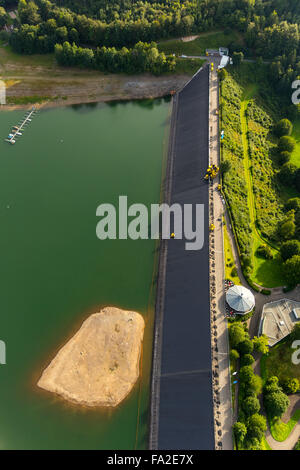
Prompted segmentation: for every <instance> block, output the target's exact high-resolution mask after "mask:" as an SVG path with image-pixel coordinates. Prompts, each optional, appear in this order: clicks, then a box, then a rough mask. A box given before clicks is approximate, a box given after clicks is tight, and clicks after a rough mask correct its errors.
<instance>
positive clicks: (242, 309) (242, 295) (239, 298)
mask: <svg viewBox="0 0 300 470" xmlns="http://www.w3.org/2000/svg"><path fill="white" fill-rule="evenodd" d="M226 301H227V303H228V305H229V306H230V307H231V308H232V309H234V310H235V311H236V312H239V313H247V312H250V311H251V310H252V309H253V308H254V307H255V299H254V295H253V294H252V292H251V291H250V290H249V289H246V287H243V286H233V287H230V289H228V291H227V293H226Z"/></svg>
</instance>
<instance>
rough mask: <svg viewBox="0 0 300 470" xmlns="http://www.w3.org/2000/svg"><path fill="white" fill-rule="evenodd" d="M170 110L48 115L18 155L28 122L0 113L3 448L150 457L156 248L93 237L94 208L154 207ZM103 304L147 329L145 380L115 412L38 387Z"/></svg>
mask: <svg viewBox="0 0 300 470" xmlns="http://www.w3.org/2000/svg"><path fill="white" fill-rule="evenodd" d="M169 111H170V110H169V104H168V103H166V102H164V101H153V102H142V103H137V102H128V103H123V104H122V103H119V104H111V105H107V104H101V105H97V106H81V107H76V108H74V107H67V108H60V109H52V110H43V111H41V112H40V113H39V114H38V115H37V116H36V117H35V118H34V119H33V121H32V123H31V124H30V125H29V127H28V128H27V129H26V131H25V134H24V136H23V137H21V138H19V139H18V141H17V143H16V144H15V145H14V146H11V145H9V144H8V143H6V142H3V140H2V137H3V138H4V137H6V136H7V134H8V132H9V131H10V129H11V126H12V125H14V124H17V122H18V121H19V119H20V118H21V117H22V116H23V115H24V112H23V111H15V112H11V113H8V112H1V113H0V129H1V136H0V137H1V139H0V221H1V230H0V309H1V315H0V339H1V340H3V341H5V343H6V347H7V364H6V365H1V366H0V396H1V401H0V448H2V449H134V448H145V447H146V446H147V437H148V436H147V433H148V420H149V381H150V369H151V347H152V328H153V298H154V295H153V294H154V289H153V286H154V283H153V267H154V264H155V258H156V256H155V255H156V245H155V242H154V241H151V240H149V241H148V240H143V241H141V240H138V241H131V240H116V241H114V240H106V241H100V240H98V239H97V237H96V224H97V218H96V208H97V206H98V205H99V204H101V203H113V204H116V203H117V201H118V197H119V195H127V196H128V202H129V204H131V203H134V202H141V203H144V204H146V205H148V206H149V205H150V204H151V203H155V202H158V201H159V198H160V185H161V171H162V160H163V158H162V157H163V146H164V141H165V139H166V133H167V127H168V126H167V123H168V120H169ZM103 305H117V306H120V307H122V308H125V309H133V310H136V311H139V312H141V313H142V314H143V315H144V317H145V319H146V331H145V339H144V345H143V355H142V364H141V367H142V378H141V379H140V380H139V381H138V383H137V384H136V386H135V388H134V390H133V391H132V392H131V394H130V395H129V397H128V398H127V399H126V400H125V401H124V402H123V404H122V405H120V406H119V407H118V408H116V409H96V410H95V409H87V408H83V407H76V406H74V405H70V404H67V403H66V402H65V401H63V400H62V399H60V398H59V397H57V396H55V395H53V394H50V393H48V392H45V391H42V390H40V389H38V388H37V386H36V382H37V380H38V378H39V376H40V375H41V372H42V370H43V368H44V367H45V366H46V365H47V364H48V363H49V361H50V360H51V359H52V358H53V356H54V355H55V353H56V351H57V349H58V348H59V347H60V346H61V345H62V344H64V343H65V341H66V340H67V339H68V338H70V337H71V336H72V334H73V333H74V332H75V331H76V330H77V329H78V327H79V326H80V324H81V323H82V321H83V320H84V319H85V318H86V317H87V316H88V315H89V314H90V313H92V312H95V311H97V310H98V309H99V308H100V307H101V306H103Z"/></svg>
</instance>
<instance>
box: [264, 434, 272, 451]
mask: <svg viewBox="0 0 300 470" xmlns="http://www.w3.org/2000/svg"><path fill="white" fill-rule="evenodd" d="M261 448H262V450H273V449H272V447H270V446H269V444H268V443H267V440H266V438H265V436H264V437H263V438H262V440H261Z"/></svg>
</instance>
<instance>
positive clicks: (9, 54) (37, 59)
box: [0, 46, 55, 67]
mask: <svg viewBox="0 0 300 470" xmlns="http://www.w3.org/2000/svg"><path fill="white" fill-rule="evenodd" d="M7 63H13V64H14V65H20V66H43V67H52V66H53V65H55V59H54V54H33V55H22V54H16V53H15V52H13V51H12V49H11V47H10V46H4V47H3V46H1V47H0V65H5V64H7Z"/></svg>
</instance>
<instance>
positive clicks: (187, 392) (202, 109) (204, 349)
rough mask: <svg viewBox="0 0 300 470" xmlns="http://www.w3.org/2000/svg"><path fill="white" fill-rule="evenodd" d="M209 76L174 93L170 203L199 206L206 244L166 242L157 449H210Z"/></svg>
mask: <svg viewBox="0 0 300 470" xmlns="http://www.w3.org/2000/svg"><path fill="white" fill-rule="evenodd" d="M208 83H209V71H208V67H205V68H204V69H203V70H202V71H201V72H199V73H198V74H197V75H196V76H195V77H194V78H193V79H192V81H190V82H189V83H188V84H187V86H186V87H185V88H184V89H183V90H182V91H181V92H180V93H179V95H178V98H177V99H178V103H177V107H176V108H175V109H176V111H175V112H177V118H176V120H175V123H176V125H175V129H174V132H175V139H174V149H173V151H174V155H173V158H174V164H173V165H174V166H173V181H172V192H171V202H172V203H180V204H187V203H190V204H196V203H198V204H204V205H205V227H204V231H205V244H204V248H203V249H202V250H200V251H186V250H185V240H176V239H175V240H170V241H169V242H168V243H169V245H168V256H167V264H166V285H165V305H164V313H163V336H162V352H161V354H162V357H161V376H160V399H159V425H158V448H159V449H214V444H215V443H214V426H213V401H212V377H211V367H212V364H211V336H210V298H209V261H208V259H209V245H208V186H207V183H205V182H204V180H203V174H204V172H205V171H206V168H207V166H208V107H209V94H208Z"/></svg>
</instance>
